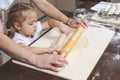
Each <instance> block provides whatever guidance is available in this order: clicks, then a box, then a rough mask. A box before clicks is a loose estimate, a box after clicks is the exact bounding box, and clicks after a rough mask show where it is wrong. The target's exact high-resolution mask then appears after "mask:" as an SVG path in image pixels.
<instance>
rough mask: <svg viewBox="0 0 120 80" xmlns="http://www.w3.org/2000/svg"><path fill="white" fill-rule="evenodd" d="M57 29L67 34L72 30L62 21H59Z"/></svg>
mask: <svg viewBox="0 0 120 80" xmlns="http://www.w3.org/2000/svg"><path fill="white" fill-rule="evenodd" d="M59 29H60V31H61V32H62V33H64V34H65V35H68V34H69V33H70V32H71V30H72V28H70V27H69V26H67V25H65V24H63V23H62V22H61V23H60V26H59Z"/></svg>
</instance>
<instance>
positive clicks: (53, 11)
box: [32, 0, 88, 28]
mask: <svg viewBox="0 0 120 80" xmlns="http://www.w3.org/2000/svg"><path fill="white" fill-rule="evenodd" d="M32 1H33V2H34V4H35V5H36V6H37V7H38V9H40V10H41V11H42V12H43V13H45V14H47V15H48V16H50V17H52V18H54V19H57V20H59V21H61V22H63V23H65V24H67V25H68V26H70V27H72V28H77V27H80V26H81V27H84V28H86V27H87V26H88V22H87V21H86V20H84V19H70V18H68V17H67V16H66V15H64V14H63V13H61V12H60V11H59V10H58V9H57V8H55V7H54V6H53V5H52V4H51V3H49V2H48V1H47V0H32Z"/></svg>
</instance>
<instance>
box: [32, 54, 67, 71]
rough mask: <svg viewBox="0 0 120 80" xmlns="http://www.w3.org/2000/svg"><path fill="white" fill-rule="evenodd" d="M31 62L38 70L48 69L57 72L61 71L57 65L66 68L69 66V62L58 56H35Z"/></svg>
mask: <svg viewBox="0 0 120 80" xmlns="http://www.w3.org/2000/svg"><path fill="white" fill-rule="evenodd" d="M30 61H31V62H30V63H32V65H34V66H36V67H38V68H43V69H48V70H52V71H55V72H58V71H59V69H58V67H56V66H55V65H61V66H60V67H64V66H65V65H66V64H68V62H67V60H66V59H65V58H64V57H62V56H60V55H58V54H42V55H34V56H33V57H31V58H30Z"/></svg>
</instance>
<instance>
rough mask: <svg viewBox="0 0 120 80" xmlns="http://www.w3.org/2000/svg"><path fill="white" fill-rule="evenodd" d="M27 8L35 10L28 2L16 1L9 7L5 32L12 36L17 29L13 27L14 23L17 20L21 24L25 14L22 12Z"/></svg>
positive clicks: (27, 9)
mask: <svg viewBox="0 0 120 80" xmlns="http://www.w3.org/2000/svg"><path fill="white" fill-rule="evenodd" d="M29 10H31V11H35V8H34V7H33V6H32V5H30V4H28V3H16V4H15V5H13V6H12V7H11V8H10V10H9V13H8V17H7V18H8V20H7V22H6V29H7V32H6V34H7V35H8V36H9V37H11V38H12V37H13V36H14V32H15V31H17V30H16V29H15V28H14V23H15V22H17V23H20V24H21V23H22V22H23V21H25V19H26V16H24V15H23V13H24V12H25V11H29ZM17 32H18V31H17Z"/></svg>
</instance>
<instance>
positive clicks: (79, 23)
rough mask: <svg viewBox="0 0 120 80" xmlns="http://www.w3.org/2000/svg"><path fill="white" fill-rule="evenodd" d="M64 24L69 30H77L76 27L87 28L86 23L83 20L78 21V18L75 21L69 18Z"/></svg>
mask: <svg viewBox="0 0 120 80" xmlns="http://www.w3.org/2000/svg"><path fill="white" fill-rule="evenodd" d="M66 24H67V25H68V26H70V27H71V28H77V27H84V28H87V26H88V21H87V20H85V19H80V18H76V19H70V18H69V19H68V21H67V22H66Z"/></svg>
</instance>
